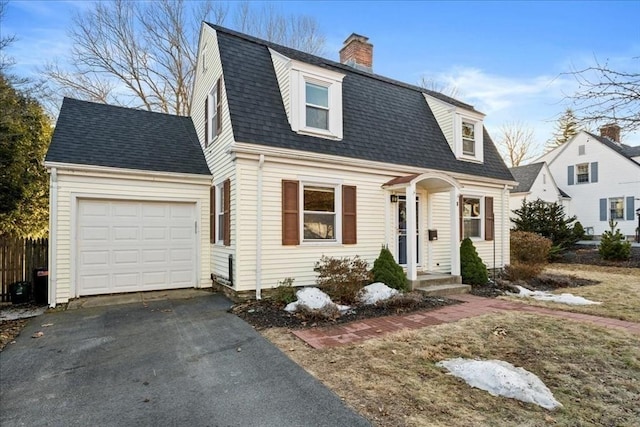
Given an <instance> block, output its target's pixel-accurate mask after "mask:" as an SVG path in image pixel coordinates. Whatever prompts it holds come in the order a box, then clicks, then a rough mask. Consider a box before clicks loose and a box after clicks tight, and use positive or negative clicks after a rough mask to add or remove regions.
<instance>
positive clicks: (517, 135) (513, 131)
mask: <svg viewBox="0 0 640 427" xmlns="http://www.w3.org/2000/svg"><path fill="white" fill-rule="evenodd" d="M497 145H498V150H500V153H501V154H502V157H503V158H504V159H505V160H508V162H509V164H510V167H515V166H520V165H521V164H522V163H524V162H526V161H527V160H530V159H531V158H533V155H534V153H533V151H534V148H535V147H534V145H535V142H534V135H533V129H531V128H529V127H527V126H525V125H523V124H522V123H520V122H511V123H505V124H504V125H503V126H502V127H501V128H500V136H499V139H498V144H497Z"/></svg>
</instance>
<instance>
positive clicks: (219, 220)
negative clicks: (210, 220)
mask: <svg viewBox="0 0 640 427" xmlns="http://www.w3.org/2000/svg"><path fill="white" fill-rule="evenodd" d="M216 198H217V200H216V232H217V236H216V240H217V243H222V242H223V241H224V222H225V221H224V220H225V219H224V202H225V200H224V183H222V184H218V185H217V186H216Z"/></svg>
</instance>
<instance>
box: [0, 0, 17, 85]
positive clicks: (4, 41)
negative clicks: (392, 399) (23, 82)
mask: <svg viewBox="0 0 640 427" xmlns="http://www.w3.org/2000/svg"><path fill="white" fill-rule="evenodd" d="M8 5H9V1H8V0H2V1H0V26H1V25H2V21H4V17H5V15H6V13H7V6H8ZM15 41H16V36H15V34H9V35H7V34H4V33H2V34H1V35H0V72H2V73H4V72H6V70H7V68H9V67H11V66H12V65H13V64H14V63H15V60H14V59H13V58H12V57H10V56H7V53H6V52H7V50H6V49H7V47H9V46H10V45H11V44H12V43H13V42H15Z"/></svg>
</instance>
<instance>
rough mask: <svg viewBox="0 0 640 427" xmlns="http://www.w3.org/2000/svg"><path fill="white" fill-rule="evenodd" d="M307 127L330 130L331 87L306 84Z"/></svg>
mask: <svg viewBox="0 0 640 427" xmlns="http://www.w3.org/2000/svg"><path fill="white" fill-rule="evenodd" d="M305 125H306V127H310V128H315V129H323V130H327V131H328V130H329V87H327V86H323V85H320V84H316V83H311V82H307V81H306V82H305Z"/></svg>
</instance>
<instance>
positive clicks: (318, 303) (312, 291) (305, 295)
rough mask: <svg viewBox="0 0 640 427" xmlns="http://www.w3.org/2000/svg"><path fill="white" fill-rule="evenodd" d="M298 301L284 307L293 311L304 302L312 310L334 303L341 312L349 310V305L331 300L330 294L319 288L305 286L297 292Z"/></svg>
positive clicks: (290, 311)
mask: <svg viewBox="0 0 640 427" xmlns="http://www.w3.org/2000/svg"><path fill="white" fill-rule="evenodd" d="M296 297H298V300H297V301H294V302H292V303H289V304H287V306H286V307H285V308H284V309H285V310H286V311H288V312H289V313H293V312H294V311H297V310H298V305H300V304H302V305H305V306H307V307H309V308H310V309H312V310H319V309H321V308H323V307H324V306H326V305H334V306H336V307H337V308H338V310H340V312H341V313H343V312H345V311H347V310H349V308H351V307H349V306H348V305H340V304H336V303H334V302H333V301H331V298H329V295H327V294H325V293H324V292H322V291H321V290H320V289H318V288H303V289H300V290H299V291H298V292H296Z"/></svg>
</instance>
